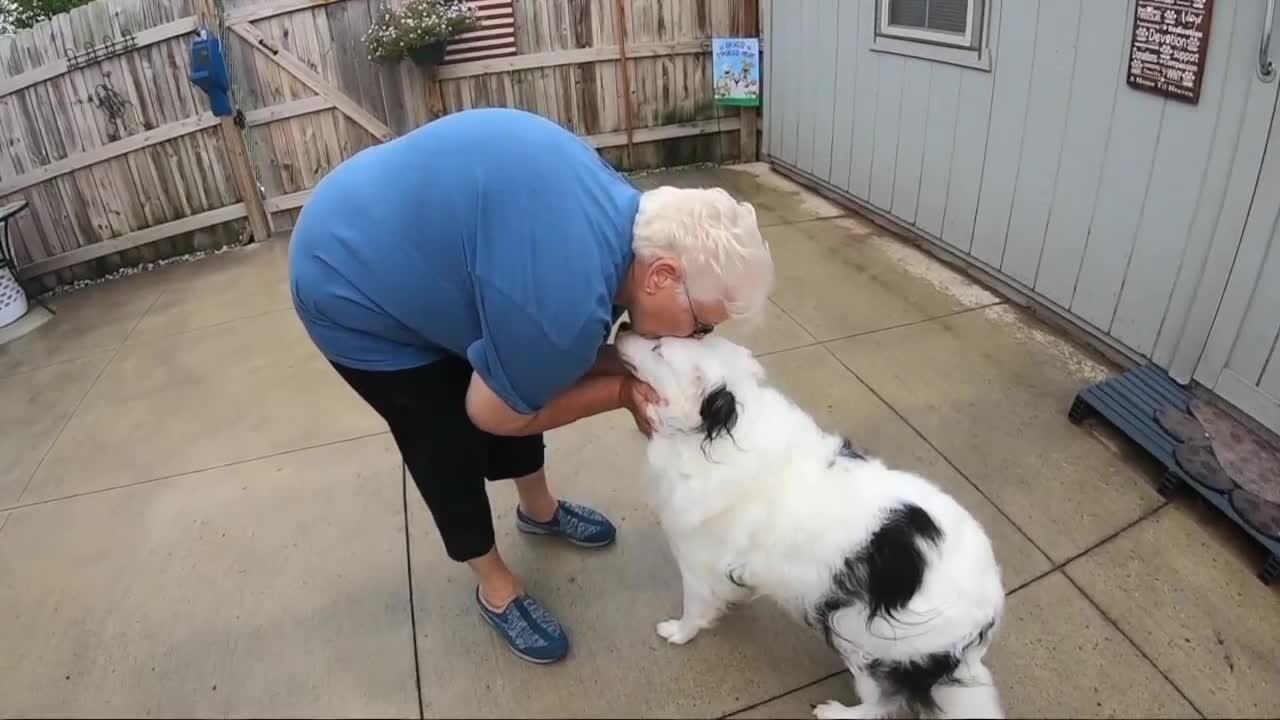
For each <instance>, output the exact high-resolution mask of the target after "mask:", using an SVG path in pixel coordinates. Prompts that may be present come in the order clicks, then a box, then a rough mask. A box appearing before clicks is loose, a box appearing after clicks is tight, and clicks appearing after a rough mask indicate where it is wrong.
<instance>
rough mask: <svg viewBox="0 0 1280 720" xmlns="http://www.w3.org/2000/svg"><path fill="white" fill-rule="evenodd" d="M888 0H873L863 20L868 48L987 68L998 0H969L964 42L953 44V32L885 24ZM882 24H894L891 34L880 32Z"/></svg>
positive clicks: (995, 35) (995, 31)
mask: <svg viewBox="0 0 1280 720" xmlns="http://www.w3.org/2000/svg"><path fill="white" fill-rule="evenodd" d="M1014 1H1015V2H1016V1H1018V0H1014ZM889 2H891V0H875V5H874V7H875V10H874V13H875V14H874V17H872V18H871V20H872V22H870V23H863V32H864V38H865V40H866V43H867V46H869V48H870V49H871V51H872V52H881V53H889V54H892V55H905V56H907V57H914V58H919V59H922V60H931V61H934V62H940V63H946V64H948V65H958V66H960V67H967V68H972V69H974V70H983V71H986V72H991V68H992V64H993V58H994V56H995V51H996V41H997V39H998V25H999V24H998V23H993V22H992V21H991V19H992V18H993V17H999V16H1000V3H1001V0H970V2H969V13H970V14H969V25H968V31H967V33H966V37H967V38H968V40H967V42H968V45H960V44H957V42H956V40H957V36H955V35H951V34H949V33H940V32H937V31H934V30H923V29H918V28H904V27H903V26H901V25H897V26H894V25H888V17H889ZM975 18H976V21H975ZM886 26H887V27H890V28H895V29H894V30H893V31H892V34H885V33H884V32H882V28H883V27H886ZM939 36H943V37H947V38H948V39H949V40H950V42H947V43H944V42H938V41H937V37H939Z"/></svg>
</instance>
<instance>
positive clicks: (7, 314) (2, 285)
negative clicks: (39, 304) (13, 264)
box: [0, 267, 28, 327]
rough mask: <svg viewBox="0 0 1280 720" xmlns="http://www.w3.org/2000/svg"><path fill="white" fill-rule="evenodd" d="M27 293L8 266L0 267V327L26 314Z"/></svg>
mask: <svg viewBox="0 0 1280 720" xmlns="http://www.w3.org/2000/svg"><path fill="white" fill-rule="evenodd" d="M27 307H28V306H27V293H26V291H24V290H23V289H22V286H21V285H19V284H18V279H17V278H15V277H14V276H13V269H12V268H10V267H2V268H0V327H4V326H5V325H8V324H9V323H12V322H13V321H15V320H17V319H18V318H20V317H22V316H23V315H26V314H27Z"/></svg>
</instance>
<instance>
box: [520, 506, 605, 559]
mask: <svg viewBox="0 0 1280 720" xmlns="http://www.w3.org/2000/svg"><path fill="white" fill-rule="evenodd" d="M516 528H518V529H519V530H520V532H526V533H529V534H531V535H555V536H557V537H562V538H564V539H565V540H568V541H569V542H571V543H573V544H574V545H578V546H580V547H587V548H598V547H604V546H605V545H608V544H609V543H612V542H613V541H614V538H616V537H617V536H618V530H617V529H616V528H615V527H614V526H613V523H611V522H609V519H608V518H606V517H605V516H604V515H601V514H600V513H598V512H596V511H595V510H592V509H591V508H589V507H583V506H581V505H575V504H573V503H570V502H565V501H563V500H561V501H559V502H558V503H557V505H556V514H555V515H553V516H552V518H551V520H550V521H548V522H538V521H537V520H534V519H533V518H531V517H529V516H528V515H525V514H524V511H522V510H521V509H520V508H519V506H517V507H516Z"/></svg>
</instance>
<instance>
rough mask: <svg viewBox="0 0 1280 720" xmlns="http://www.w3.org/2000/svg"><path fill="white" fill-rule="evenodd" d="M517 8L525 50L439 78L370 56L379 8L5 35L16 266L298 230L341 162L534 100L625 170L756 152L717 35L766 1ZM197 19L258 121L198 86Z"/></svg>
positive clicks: (6, 149) (582, 0)
mask: <svg viewBox="0 0 1280 720" xmlns="http://www.w3.org/2000/svg"><path fill="white" fill-rule="evenodd" d="M512 2H513V11H514V17H515V30H516V44H517V51H518V54H517V55H513V56H510V57H504V58H496V59H488V60H479V61H472V62H461V63H456V64H451V65H445V66H442V67H440V68H438V69H437V70H436V71H434V72H432V73H430V74H428V73H426V72H424V71H423V70H421V69H419V68H418V67H416V66H414V65H413V64H411V63H408V62H405V63H401V64H399V65H394V66H383V65H378V64H375V63H373V62H371V61H369V60H368V58H367V51H366V48H365V45H364V42H363V36H364V33H365V31H366V30H367V29H368V27H369V25H370V23H371V20H372V19H373V18H375V17H376V15H377V12H378V8H379V5H378V4H377V3H378V0H268V1H265V2H264V1H263V0H225V4H224V5H223V6H222V7H219V8H217V10H212V9H211V8H212V5H211V4H210V3H209V0H96V1H95V2H93V3H91V4H89V5H86V6H83V7H80V8H77V9H75V10H73V11H72V12H70V13H67V14H64V15H60V16H58V17H55V18H53V19H52V20H50V21H48V22H45V23H42V24H41V25H39V26H37V27H36V28H33V29H32V30H31V31H27V32H24V33H21V34H18V35H14V36H9V37H5V38H0V126H3V130H4V132H3V135H4V137H5V142H4V143H3V144H0V204H3V203H4V202H8V201H9V200H12V199H19V198H22V199H26V200H28V201H29V202H30V203H31V210H30V212H28V213H24V214H23V215H22V216H21V217H20V219H19V221H18V223H17V227H16V230H15V232H14V245H15V249H16V251H17V254H18V259H19V263H20V265H21V266H22V268H23V270H22V275H23V277H24V278H27V279H29V280H30V279H38V284H39V285H42V286H45V287H51V286H53V285H56V284H58V283H60V282H68V281H72V280H75V279H80V278H84V277H92V276H95V275H100V274H103V273H106V272H110V271H111V270H112V269H114V268H117V267H120V266H122V265H131V264H136V263H137V262H140V261H146V260H151V259H156V258H160V257H164V256H168V255H173V254H179V253H182V252H187V251H190V250H193V249H198V248H206V247H215V246H220V245H224V244H227V243H230V242H235V241H237V240H239V239H240V238H242V237H244V236H246V235H247V234H249V233H250V231H251V229H253V230H256V232H254V233H253V234H255V235H262V234H265V233H266V232H269V231H276V232H279V231H286V230H288V229H289V228H290V227H292V224H293V221H294V219H295V217H296V213H297V209H298V208H300V207H301V205H302V204H303V202H305V200H306V197H307V195H308V193H309V191H310V189H311V188H312V187H313V186H314V185H315V183H316V182H317V181H318V180H319V179H320V178H321V177H322V176H323V175H324V174H325V173H327V172H328V171H329V170H330V169H332V168H333V167H334V166H335V165H337V164H338V163H339V162H341V161H342V160H343V159H345V158H347V157H350V156H351V155H352V154H353V153H355V152H357V151H359V150H360V149H362V148H364V147H366V146H368V145H370V144H372V143H376V142H380V141H383V140H387V139H390V138H392V137H394V136H396V135H397V134H400V133H403V132H405V131H407V130H409V129H411V128H414V127H417V126H419V125H421V124H422V123H424V122H426V121H428V120H429V119H431V118H433V117H437V116H439V115H441V114H444V113H449V112H455V111H458V110H463V109H467V108H474V107H491V106H506V107H518V108H523V109H526V110H530V111H533V112H537V113H539V114H541V115H544V116H546V117H549V118H551V119H553V120H555V121H556V122H558V123H560V124H561V125H564V126H565V127H567V128H569V129H571V130H573V131H574V132H576V133H578V134H579V135H582V136H584V137H585V138H586V139H587V140H588V141H589V142H591V143H592V144H594V145H595V146H596V147H598V148H600V151H601V153H602V154H603V155H604V156H605V157H606V158H607V159H608V160H610V161H611V162H613V163H614V164H615V165H617V166H619V167H622V168H625V169H643V168H649V167H657V166H666V165H677V164H684V163H689V162H698V161H720V162H729V161H734V160H737V159H740V158H744V157H754V152H755V144H756V138H757V134H756V130H755V122H754V121H755V115H754V113H753V112H749V113H742V114H740V113H739V111H738V110H737V109H733V108H721V107H718V106H716V105H714V104H713V103H712V102H711V95H712V89H711V70H710V66H711V58H710V53H709V47H710V39H711V37H713V36H728V35H735V36H738V35H755V34H757V33H756V28H757V25H756V13H757V9H756V8H757V1H756V0H512ZM393 4H394V0H393ZM198 16H202V17H208V18H209V24H210V26H212V27H215V28H218V29H220V32H221V34H222V36H223V43H224V52H225V53H226V56H227V63H228V66H229V70H230V73H231V78H232V87H233V99H234V101H235V105H236V107H237V108H239V109H240V110H242V111H243V113H244V117H243V123H242V124H243V131H241V130H240V128H238V127H236V126H235V125H233V124H232V122H231V121H230V120H229V119H228V120H225V121H220V120H219V119H218V118H215V117H213V116H212V115H211V114H210V112H209V108H208V103H207V100H206V98H205V97H204V95H203V94H202V93H201V92H200V91H199V90H197V89H196V88H195V87H194V86H192V85H191V83H190V82H189V81H188V80H187V76H188V71H189V67H188V62H189V58H188V52H189V42H190V34H191V33H192V32H193V31H194V30H195V29H196V28H197V27H198V26H199V25H200V24H201V23H200V20H198V19H197V18H198ZM121 44H125V45H126V47H123V48H121V50H122V51H121V52H119V54H115V55H112V56H110V57H106V58H105V59H96V58H94V57H93V55H94V54H97V55H99V56H100V55H102V54H103V53H104V51H108V50H110V49H111V48H112V47H115V46H119V45H121ZM86 48H96V49H95V50H93V51H86V50H85V49H86ZM77 52H78V54H77Z"/></svg>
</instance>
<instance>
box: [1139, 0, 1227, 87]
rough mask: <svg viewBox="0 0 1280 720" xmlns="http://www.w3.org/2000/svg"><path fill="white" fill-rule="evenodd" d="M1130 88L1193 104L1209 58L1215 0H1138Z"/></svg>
mask: <svg viewBox="0 0 1280 720" xmlns="http://www.w3.org/2000/svg"><path fill="white" fill-rule="evenodd" d="M1134 4H1135V8H1134V18H1133V39H1132V40H1131V41H1130V42H1131V45H1130V51H1129V86H1130V87H1135V88H1138V89H1139V90H1147V91H1149V92H1153V93H1158V94H1160V95H1164V96H1166V97H1171V98H1174V99H1175V100H1182V101H1184V102H1189V103H1191V104H1193V105H1194V104H1196V103H1198V102H1200V81H1201V79H1202V78H1203V77H1204V64H1205V58H1207V57H1208V55H1209V21H1210V19H1211V18H1212V16H1213V0H1136V2H1135V3H1134Z"/></svg>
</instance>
